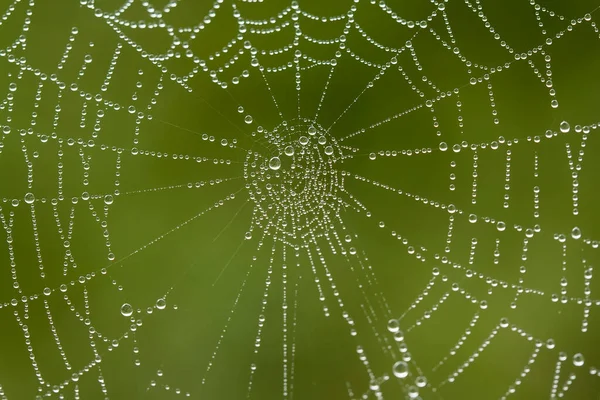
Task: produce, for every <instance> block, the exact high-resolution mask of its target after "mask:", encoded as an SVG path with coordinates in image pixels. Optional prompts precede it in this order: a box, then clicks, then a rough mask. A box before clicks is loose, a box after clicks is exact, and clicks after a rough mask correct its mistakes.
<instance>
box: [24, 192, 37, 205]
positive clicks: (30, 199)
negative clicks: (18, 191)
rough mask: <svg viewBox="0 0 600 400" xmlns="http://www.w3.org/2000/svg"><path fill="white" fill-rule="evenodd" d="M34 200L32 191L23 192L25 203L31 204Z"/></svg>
mask: <svg viewBox="0 0 600 400" xmlns="http://www.w3.org/2000/svg"><path fill="white" fill-rule="evenodd" d="M34 201H35V196H34V195H33V193H27V194H25V203H27V204H33V202H34Z"/></svg>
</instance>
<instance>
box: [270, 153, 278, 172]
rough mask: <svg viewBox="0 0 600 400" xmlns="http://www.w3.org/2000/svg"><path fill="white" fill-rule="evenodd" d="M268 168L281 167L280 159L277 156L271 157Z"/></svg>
mask: <svg viewBox="0 0 600 400" xmlns="http://www.w3.org/2000/svg"><path fill="white" fill-rule="evenodd" d="M269 168H271V169H272V170H273V171H277V170H278V169H279V168H281V160H280V159H279V157H277V156H275V157H271V159H270V160H269Z"/></svg>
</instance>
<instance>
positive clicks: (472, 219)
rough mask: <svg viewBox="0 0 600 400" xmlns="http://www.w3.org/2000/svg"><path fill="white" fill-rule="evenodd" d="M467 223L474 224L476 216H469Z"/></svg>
mask: <svg viewBox="0 0 600 400" xmlns="http://www.w3.org/2000/svg"><path fill="white" fill-rule="evenodd" d="M469 222H470V223H472V224H474V223H475V222H477V215H475V214H469Z"/></svg>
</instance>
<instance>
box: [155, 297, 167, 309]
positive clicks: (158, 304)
mask: <svg viewBox="0 0 600 400" xmlns="http://www.w3.org/2000/svg"><path fill="white" fill-rule="evenodd" d="M166 306H167V301H166V300H165V299H164V298H162V297H161V298H160V299H158V300H156V308H158V309H159V310H164V309H165V307H166Z"/></svg>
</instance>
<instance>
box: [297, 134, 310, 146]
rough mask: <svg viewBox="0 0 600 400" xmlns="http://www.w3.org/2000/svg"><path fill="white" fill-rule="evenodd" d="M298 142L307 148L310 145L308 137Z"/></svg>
mask: <svg viewBox="0 0 600 400" xmlns="http://www.w3.org/2000/svg"><path fill="white" fill-rule="evenodd" d="M298 142H300V144H301V145H302V146H306V145H307V144H308V138H307V137H306V136H300V138H299V139H298Z"/></svg>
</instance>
